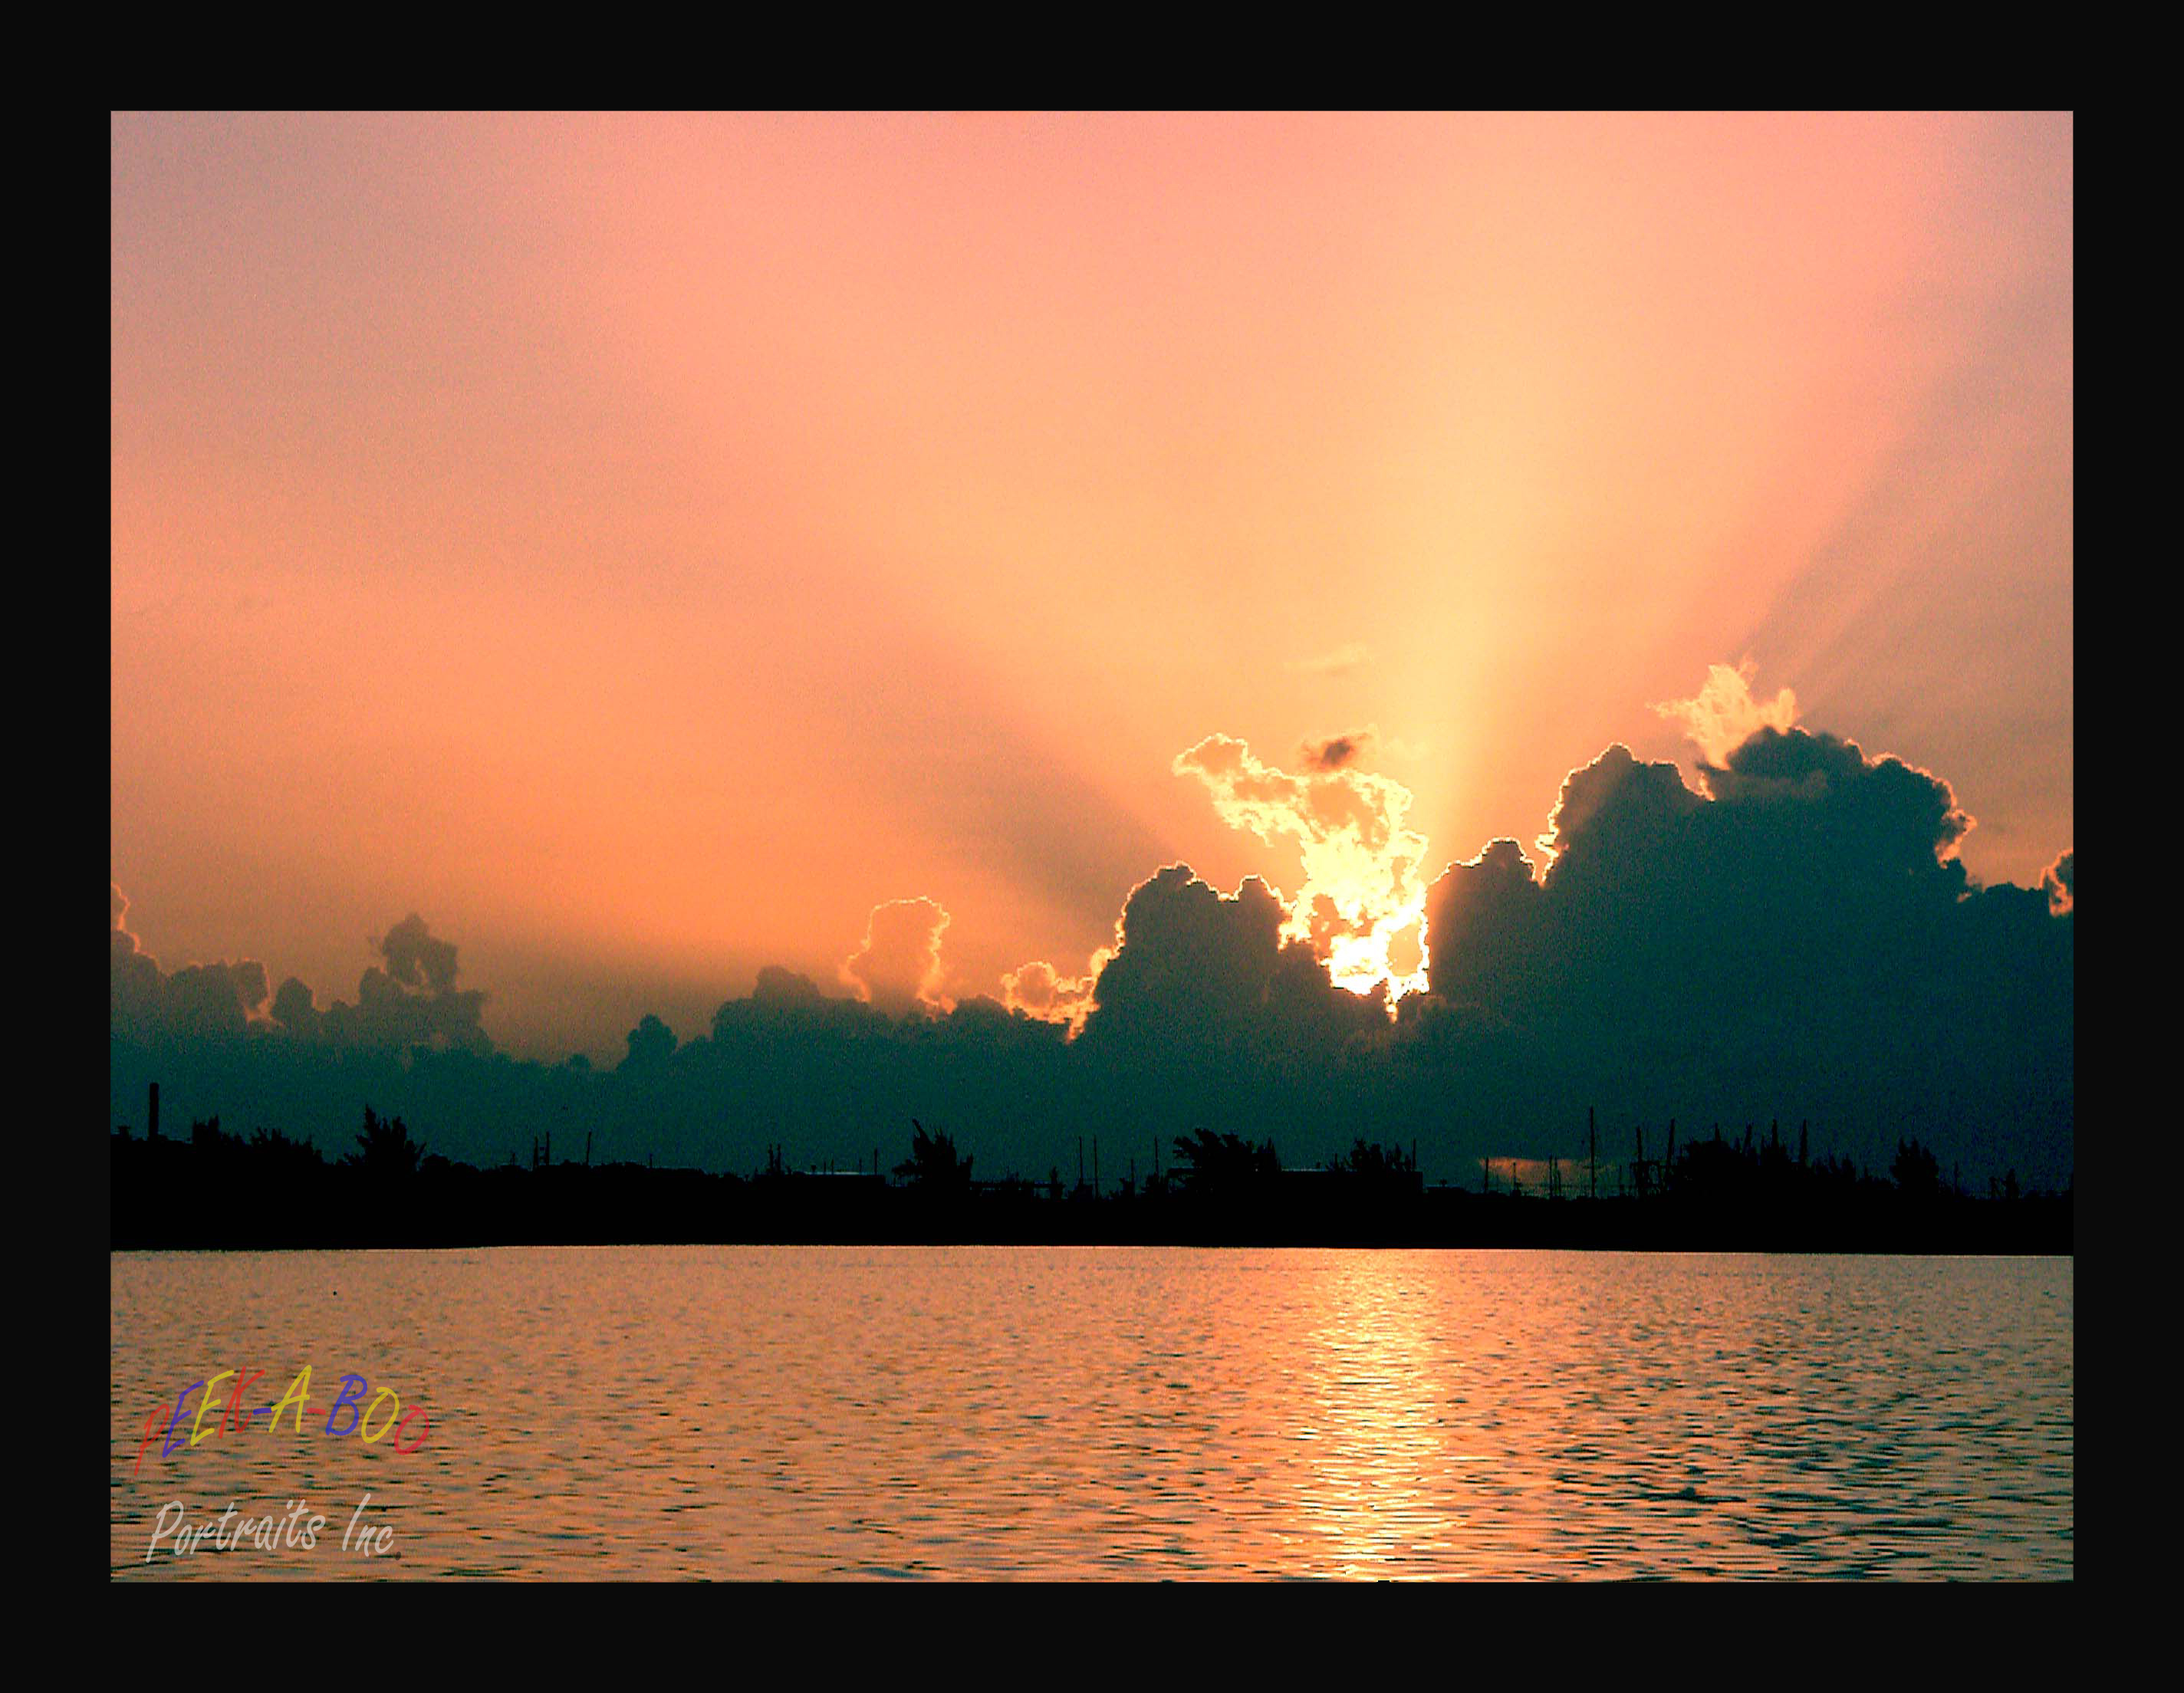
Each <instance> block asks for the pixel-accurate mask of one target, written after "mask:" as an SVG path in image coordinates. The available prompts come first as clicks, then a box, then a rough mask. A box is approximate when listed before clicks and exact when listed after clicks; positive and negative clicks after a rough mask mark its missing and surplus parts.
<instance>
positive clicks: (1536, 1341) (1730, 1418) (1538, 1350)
mask: <svg viewBox="0 0 2184 1693" xmlns="http://www.w3.org/2000/svg"><path fill="white" fill-rule="evenodd" d="M2072 1275H2073V1265H2072V1262H2071V1261H2070V1260H2068V1259H1941V1258H1935V1259H1921V1258H1825V1257H1811V1258H1798V1257H1746V1256H1666V1255H1627V1256H1626V1255H1617V1254H1602V1253H1557V1252H1364V1251H1271V1250H1268V1251H1256V1250H1251V1251H1236V1250H1229V1251H1193V1250H1181V1249H1178V1250H1148V1249H1127V1250H1126V1249H1108V1248H1096V1247H1095V1248H1068V1247H1056V1248H1010V1247H983V1248H981V1247H965V1248H917V1247H904V1248H894V1247H758V1246H739V1247H660V1248H651V1247H643V1248H619V1247H618V1248H575V1247H571V1248H539V1249H507V1250H476V1251H447V1252H408V1253H402V1252H385V1253H351V1252H340V1253H235V1254H209V1255H205V1254H187V1253H173V1254H170V1253H128V1254H116V1255H114V1257H113V1258H112V1260H111V1312H112V1323H113V1335H112V1351H113V1400H112V1412H111V1428H112V1445H113V1462H112V1484H111V1494H110V1507H111V1518H110V1520H111V1534H110V1547H111V1560H110V1562H111V1567H112V1571H113V1573H114V1575H115V1576H116V1577H119V1578H122V1579H139V1578H142V1579H207V1578H214V1577H235V1576H257V1575H271V1576H287V1577H303V1578H310V1577H335V1576H340V1577H351V1576H358V1575H364V1576H376V1577H381V1578H385V1577H416V1576H448V1575H495V1576H556V1577H610V1576H612V1577H668V1576H706V1577H738V1578H751V1577H757V1578H772V1577H792V1578H807V1577H829V1576H860V1577H894V1576H1022V1577H1086V1576H1090V1577H1180V1576H1201V1575H1212V1576H1247V1575H1323V1576H1364V1577H1383V1576H1392V1577H1412V1576H1490V1577H1506V1576H1543V1577H1578V1576H1640V1575H1719V1576H1783V1575H1788V1576H1852V1575H1870V1576H1885V1577H1897V1578H1901V1577H1966V1576H1970V1577H2004V1576H2009V1577H2018V1576H2041V1577H2064V1578H2067V1577H2069V1576H2070V1574H2071V1573H2072V1569H2071V1558H2072V1545H2071V1535H2072V1526H2073V1503H2072V1489H2071V1463H2072V1456H2073V1435H2072V1426H2073V1386H2072V1381H2073V1356H2072V1330H2071V1323H2072V1318H2071V1291H2072ZM304 1364H309V1365H310V1366H311V1367H312V1371H313V1375H312V1384H311V1389H312V1390H311V1394H310V1403H311V1404H313V1405H315V1406H319V1407H320V1411H319V1414H318V1415H317V1416H316V1417H313V1418H309V1419H307V1432H306V1433H304V1434H298V1433H297V1432H296V1431H295V1428H294V1426H293V1421H292V1414H291V1417H290V1419H289V1420H288V1421H286V1422H284V1423H283V1424H282V1427H281V1430H280V1432H279V1433H277V1434H269V1433H268V1432H267V1431H266V1427H265V1419H264V1418H263V1417H261V1418H259V1419H258V1421H257V1423H256V1424H255V1426H254V1427H253V1429H252V1431H251V1432H250V1433H248V1434H226V1435H220V1436H214V1435H213V1434H207V1435H206V1437H205V1439H204V1440H203V1441H202V1442H201V1443H200V1444H199V1445H197V1446H195V1447H194V1448H189V1447H187V1445H185V1446H183V1447H182V1448H181V1449H180V1450H178V1451H175V1454H174V1455H173V1456H169V1457H166V1458H164V1459H163V1458H162V1457H161V1456H160V1455H159V1447H158V1446H157V1445H153V1447H152V1449H151V1450H150V1451H148V1452H147V1453H146V1454H145V1455H144V1456H143V1458H142V1467H141V1471H136V1472H135V1473H132V1470H133V1468H134V1466H135V1462H136V1455H137V1448H138V1444H139V1440H140V1439H141V1437H142V1432H143V1428H144V1425H145V1421H146V1418H147V1416H148V1413H149V1412H150V1411H151V1409H152V1407H153V1405H154V1403H155V1402H156V1401H164V1402H165V1403H166V1405H167V1406H169V1407H170V1408H171V1406H172V1405H173V1402H174V1400H175V1395H176V1394H177V1393H178V1392H179V1391H180V1390H181V1389H183V1388H185V1387H187V1386H188V1385H189V1384H192V1383H193V1382H197V1381H199V1380H201V1379H203V1378H207V1377H211V1376H214V1375H217V1374H218V1373H220V1371H222V1370H225V1369H231V1368H233V1367H237V1365H242V1366H246V1367H249V1368H253V1369H259V1370H263V1371H264V1372H265V1375H264V1378H262V1379H261V1380H260V1381H258V1382H255V1383H253V1384H252V1389H251V1391H250V1392H249V1393H248V1395H246V1396H245V1399H244V1404H245V1406H246V1407H256V1406H266V1405H270V1404H271V1403H272V1402H273V1401H275V1400H276V1399H277V1398H278V1397H280V1396H281V1394H282V1393H283V1392H284V1391H286V1389H287V1387H288V1386H289V1384H290V1383H291V1381H292V1378H294V1376H295V1375H296V1373H298V1370H299V1369H300V1368H301V1367H302V1366H304ZM350 1373H354V1374H357V1375H361V1376H364V1377H366V1378H369V1380H370V1389H371V1392H372V1393H373V1394H376V1393H377V1392H378V1391H379V1389H382V1387H385V1388H391V1389H393V1390H394V1391H395V1392H396V1393H398V1394H399V1395H401V1396H402V1399H403V1401H404V1403H405V1404H407V1403H409V1402H410V1401H413V1400H415V1399H420V1398H421V1399H422V1401H424V1402H425V1404H426V1406H427V1414H428V1415H429V1417H430V1419H431V1423H430V1430H429V1434H426V1439H425V1443H424V1445H422V1447H421V1449H420V1450H418V1451H415V1452H414V1453H412V1454H410V1455H409V1456H398V1455H397V1454H396V1453H394V1452H393V1450H392V1445H393V1440H392V1438H391V1437H390V1438H388V1439H383V1440H381V1441H380V1442H379V1443H378V1444H377V1445H373V1446H366V1445H364V1444H363V1443H362V1442H361V1441H360V1440H358V1439H356V1438H354V1437H352V1438H349V1439H346V1440H342V1439H334V1438H329V1437H328V1436H326V1434H324V1433H323V1430H324V1428H325V1426H326V1420H327V1413H326V1407H328V1406H331V1404H332V1403H333V1401H334V1400H335V1398H336V1397H337V1395H338V1394H339V1393H340V1392H341V1390H342V1389H341V1379H340V1378H342V1377H343V1375H345V1374H350ZM227 1391H228V1384H225V1383H223V1384H220V1387H219V1389H217V1395H218V1396H217V1399H216V1401H215V1405H214V1412H212V1413H210V1414H209V1415H208V1416H207V1417H206V1419H205V1422H204V1424H203V1426H204V1428H206V1429H208V1430H209V1429H211V1428H213V1427H214V1424H215V1423H216V1420H217V1415H218V1409H219V1405H220V1403H221V1402H224V1401H225V1400H226V1395H227ZM196 1405H197V1402H196V1401H194V1400H192V1401H191V1403H190V1407H189V1408H190V1412H192V1414H193V1413H194V1412H195V1410H196ZM391 1409H392V1402H391V1401H387V1402H384V1403H383V1406H382V1411H381V1412H379V1413H376V1415H375V1417H374V1419H373V1429H374V1432H375V1433H376V1432H377V1430H378V1428H379V1427H380V1425H381V1423H382V1421H383V1418H384V1417H385V1415H386V1414H387V1412H388V1411H391ZM344 1420H345V1418H344ZM163 1421H164V1418H163ZM189 1426H190V1424H189V1420H188V1417H185V1418H184V1421H183V1423H182V1429H183V1433H184V1434H185V1435H187V1431H188V1428H189ZM417 1426H418V1425H416V1424H415V1423H413V1424H412V1425H411V1427H410V1429H409V1432H408V1433H407V1434H404V1436H403V1437H401V1438H403V1439H404V1440H405V1441H406V1440H408V1439H409V1438H410V1437H411V1436H412V1435H414V1434H415V1432H416V1428H417ZM367 1491H368V1492H369V1493H370V1503H369V1504H368V1506H365V1515H364V1518H363V1519H362V1522H363V1525H364V1526H366V1527H375V1528H385V1529H391V1531H392V1532H391V1536H390V1537H389V1545H388V1550H387V1553H386V1554H385V1555H384V1556H382V1557H374V1558H370V1559H365V1558H364V1557H361V1556H360V1555H359V1554H357V1553H355V1552H354V1551H343V1549H342V1548H341V1546H340V1545H339V1540H340V1539H341V1535H342V1532H343V1529H345V1528H346V1527H347V1526H348V1523H349V1522H350V1520H351V1518H352V1515H353V1513H354V1511H355V1509H356V1506H357V1505H358V1502H359V1500H361V1499H362V1498H363V1496H364V1495H365V1493H366V1492H367ZM298 1499H301V1500H304V1501H308V1509H307V1512H306V1513H305V1514H306V1515H308V1514H310V1513H317V1514H320V1515H322V1516H324V1517H325V1518H326V1527H325V1528H324V1529H321V1530H320V1533H319V1535H318V1543H317V1545H316V1546H315V1548H314V1549H312V1550H309V1551H305V1550H303V1549H301V1548H300V1547H291V1548H284V1549H277V1550H268V1549H265V1548H261V1547H259V1546H257V1545H253V1544H250V1543H248V1542H245V1543H244V1544H242V1545H237V1546H235V1547H233V1548H232V1549H231V1550H228V1551H217V1550H215V1549H214V1545H213V1544H212V1542H211V1541H210V1540H207V1541H206V1542H205V1543H204V1545H203V1550H202V1551H198V1552H195V1553H192V1554H191V1555H189V1556H186V1557H177V1556H175V1555H174V1554H173V1553H172V1552H171V1551H170V1550H169V1548H170V1545H171V1540H162V1541H161V1543H160V1548H159V1551H158V1552H157V1554H156V1555H155V1556H154V1557H153V1559H152V1561H151V1562H149V1563H147V1562H144V1557H145V1551H146V1549H147V1543H148V1540H149V1539H150V1537H151V1534H152V1533H153V1528H154V1525H155V1523H156V1521H157V1519H158V1518H159V1513H160V1508H161V1506H164V1505H166V1504H168V1503H169V1502H170V1501H176V1502H179V1503H180V1504H181V1506H182V1507H183V1509H182V1511H181V1512H179V1513H170V1518H169V1520H170V1522H172V1521H173V1520H175V1517H177V1516H179V1517H180V1518H181V1520H182V1521H183V1522H185V1523H190V1524H194V1523H198V1522H201V1521H203V1520H204V1519H206V1518H218V1517H219V1516H220V1513H221V1512H224V1511H225V1510H226V1508H227V1506H229V1505H230V1504H231V1503H233V1504H234V1505H235V1506H236V1518H246V1517H247V1518H261V1517H266V1516H271V1517H275V1518H281V1519H285V1518H287V1512H288V1506H289V1502H290V1501H293V1500H298ZM234 1520H235V1519H234V1518H231V1519H230V1521H231V1523H232V1522H233V1521H234Z"/></svg>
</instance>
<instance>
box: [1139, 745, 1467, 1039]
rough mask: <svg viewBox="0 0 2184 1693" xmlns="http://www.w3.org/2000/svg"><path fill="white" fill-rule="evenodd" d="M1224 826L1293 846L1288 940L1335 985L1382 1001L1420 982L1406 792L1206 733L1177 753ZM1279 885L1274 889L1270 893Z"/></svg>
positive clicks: (1416, 851) (1418, 850)
mask: <svg viewBox="0 0 2184 1693" xmlns="http://www.w3.org/2000/svg"><path fill="white" fill-rule="evenodd" d="M1174 767H1175V771H1176V774H1177V775H1178V776H1195V777H1197V778H1198V779H1199V780H1200V781H1201V782H1204V783H1205V784H1206V788H1207V790H1208V791H1209V792H1210V793H1211V794H1212V796H1213V808H1214V810H1216V811H1217V812H1218V813H1219V814H1220V816H1221V819H1222V821H1223V822H1225V823H1228V824H1229V826H1230V827H1234V828H1239V829H1249V830H1251V833H1254V834H1256V835H1257V836H1258V838H1260V839H1261V840H1262V841H1264V842H1266V843H1267V844H1268V845H1270V846H1271V845H1273V844H1274V843H1275V842H1276V841H1277V840H1278V839H1282V838H1288V839H1290V840H1294V841H1295V844H1296V848H1297V852H1298V855H1299V857H1300V858H1301V860H1302V864H1303V870H1304V881H1303V883H1302V885H1301V886H1300V887H1299V888H1297V889H1296V891H1295V894H1289V895H1284V898H1283V903H1284V905H1286V906H1287V908H1288V911H1289V919H1288V921H1287V922H1285V923H1284V925H1283V929H1282V934H1283V938H1284V939H1286V940H1295V941H1302V942H1304V943H1306V944H1307V945H1309V946H1310V947H1311V948H1312V953H1313V955H1315V956H1316V957H1318V958H1320V959H1321V960H1323V961H1325V963H1326V965H1327V970H1328V974H1329V977H1331V978H1332V979H1333V980H1334V983H1336V985H1337V986H1339V987H1343V988H1347V989H1350V990H1351V992H1352V993H1354V994H1369V993H1371V992H1372V991H1373V989H1375V988H1377V987H1379V985H1380V984H1381V983H1386V984H1387V988H1388V992H1389V995H1390V999H1391V1000H1392V999H1395V998H1399V997H1401V995H1402V994H1409V993H1415V992H1417V991H1418V990H1420V989H1424V987H1425V985H1426V962H1427V950H1426V931H1425V904H1426V889H1427V887H1428V885H1429V884H1428V880H1427V876H1426V870H1425V863H1426V857H1425V855H1426V838H1425V837H1424V835H1422V834H1420V833H1418V831H1417V830H1415V829H1412V828H1410V827H1407V826H1406V821H1405V820H1406V819H1407V817H1408V816H1409V814H1410V810H1411V802H1412V794H1411V790H1410V789H1409V788H1406V787H1404V786H1403V784H1402V783H1401V782H1397V781H1395V780H1394V779H1393V778H1391V777H1385V776H1379V775H1376V774H1373V773H1372V772H1370V771H1361V770H1357V769H1352V768H1349V767H1347V766H1345V767H1341V768H1337V769H1333V770H1324V769H1323V770H1315V771H1310V772H1307V774H1304V775H1301V776H1299V775H1292V774H1290V772H1289V771H1284V770H1281V769H1278V768H1277V767H1275V766H1273V765H1269V764H1268V763H1266V762H1265V761H1263V760H1261V759H1259V758H1257V757H1256V756H1255V755H1253V754H1252V751H1251V748H1250V746H1248V745H1247V744H1246V743H1244V742H1242V741H1240V740H1237V739H1235V738H1233V737H1231V736H1228V735H1208V736H1207V737H1206V738H1205V739H1204V740H1202V741H1201V742H1200V743H1198V744H1197V745H1196V746H1195V747H1193V748H1191V749H1190V750H1189V751H1188V752H1184V753H1180V754H1178V755H1177V756H1176V760H1175V766H1174ZM1277 891H1279V890H1277Z"/></svg>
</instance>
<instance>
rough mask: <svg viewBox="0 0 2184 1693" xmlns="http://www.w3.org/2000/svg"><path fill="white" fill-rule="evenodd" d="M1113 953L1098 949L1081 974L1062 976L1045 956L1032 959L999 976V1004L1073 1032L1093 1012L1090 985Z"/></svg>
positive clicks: (1096, 979)
mask: <svg viewBox="0 0 2184 1693" xmlns="http://www.w3.org/2000/svg"><path fill="white" fill-rule="evenodd" d="M1113 956H1114V949H1113V948H1112V947H1103V948H1101V949H1100V950H1099V951H1098V952H1095V953H1094V954H1093V955H1092V967H1091V968H1090V969H1089V971H1087V972H1085V973H1084V975H1082V976H1064V975H1062V974H1061V972H1059V971H1057V970H1056V968H1055V967H1054V966H1052V965H1051V964H1049V963H1047V962H1046V961H1045V960H1044V959H1034V961H1032V962H1031V963H1029V964H1026V965H1022V966H1018V967H1017V969H1014V970H1011V971H1010V972H1008V973H1007V974H1006V975H1005V976H1003V977H1001V1004H1002V1005H1005V1006H1006V1007H1007V1008H1008V1009H1009V1010H1010V1011H1022V1013H1023V1014H1024V1015H1025V1016H1028V1017H1036V1018H1037V1019H1038V1020H1039V1022H1050V1023H1065V1024H1067V1026H1068V1027H1069V1031H1070V1033H1072V1034H1073V1035H1074V1034H1076V1033H1078V1031H1079V1030H1081V1029H1082V1028H1083V1027H1084V1020H1085V1019H1086V1018H1087V1017H1089V1016H1091V1015H1092V1006H1093V997H1092V989H1093V985H1094V983H1096V982H1098V980H1099V979H1100V971H1101V970H1102V969H1104V968H1105V967H1106V963H1107V961H1108V960H1109V959H1110V958H1112V957H1113Z"/></svg>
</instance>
